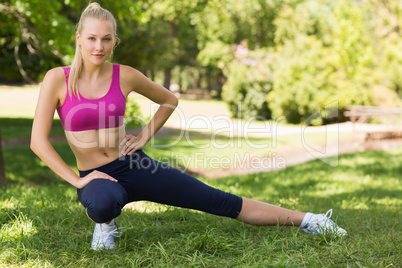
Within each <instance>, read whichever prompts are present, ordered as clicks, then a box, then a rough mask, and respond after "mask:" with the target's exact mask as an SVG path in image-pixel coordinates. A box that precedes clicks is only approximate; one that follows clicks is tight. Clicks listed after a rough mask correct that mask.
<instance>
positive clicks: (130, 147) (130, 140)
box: [120, 134, 147, 155]
mask: <svg viewBox="0 0 402 268" xmlns="http://www.w3.org/2000/svg"><path fill="white" fill-rule="evenodd" d="M146 144H147V143H146V142H144V141H143V140H142V139H141V138H139V137H136V136H133V135H131V134H128V135H126V137H124V139H123V140H122V141H121V142H120V146H122V149H121V151H120V152H121V154H122V155H130V154H132V153H134V152H135V151H137V150H140V149H142V148H144V146H145V145H146Z"/></svg>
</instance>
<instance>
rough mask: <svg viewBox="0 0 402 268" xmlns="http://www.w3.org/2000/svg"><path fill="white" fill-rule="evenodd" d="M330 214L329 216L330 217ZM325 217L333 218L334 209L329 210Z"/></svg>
mask: <svg viewBox="0 0 402 268" xmlns="http://www.w3.org/2000/svg"><path fill="white" fill-rule="evenodd" d="M328 214H329V216H328ZM325 217H327V218H328V219H329V218H331V217H332V208H331V209H329V210H328V211H327V213H325Z"/></svg>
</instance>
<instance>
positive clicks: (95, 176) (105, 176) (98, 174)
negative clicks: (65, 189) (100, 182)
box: [75, 170, 117, 189]
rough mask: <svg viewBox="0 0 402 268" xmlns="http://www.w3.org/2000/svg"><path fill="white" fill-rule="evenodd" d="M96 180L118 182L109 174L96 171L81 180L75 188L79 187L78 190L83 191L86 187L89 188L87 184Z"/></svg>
mask: <svg viewBox="0 0 402 268" xmlns="http://www.w3.org/2000/svg"><path fill="white" fill-rule="evenodd" d="M94 179H105V180H109V181H113V182H117V180H116V179H115V178H113V177H112V176H109V175H108V174H106V173H103V172H101V171H97V170H94V171H92V172H91V173H89V174H88V175H86V176H85V177H82V178H79V179H78V181H77V183H76V185H75V187H77V188H78V189H82V188H84V187H85V186H87V184H88V183H90V182H91V181H92V180H94Z"/></svg>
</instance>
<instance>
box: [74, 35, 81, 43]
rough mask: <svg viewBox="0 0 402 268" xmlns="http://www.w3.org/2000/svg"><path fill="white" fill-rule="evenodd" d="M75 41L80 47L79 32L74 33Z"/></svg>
mask: <svg viewBox="0 0 402 268" xmlns="http://www.w3.org/2000/svg"><path fill="white" fill-rule="evenodd" d="M75 40H76V41H77V44H78V45H79V46H80V45H81V42H80V33H79V32H76V33H75Z"/></svg>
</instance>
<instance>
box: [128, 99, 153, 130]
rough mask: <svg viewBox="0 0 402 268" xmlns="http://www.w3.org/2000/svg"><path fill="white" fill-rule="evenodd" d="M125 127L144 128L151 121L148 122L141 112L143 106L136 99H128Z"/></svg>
mask: <svg viewBox="0 0 402 268" xmlns="http://www.w3.org/2000/svg"><path fill="white" fill-rule="evenodd" d="M124 120H125V122H124V123H125V125H126V127H127V128H130V127H142V126H145V125H146V124H147V122H148V121H149V120H146V119H145V118H144V116H143V114H142V112H141V106H140V105H139V104H138V102H137V101H136V100H135V99H134V98H128V99H127V103H126V115H125V119H124Z"/></svg>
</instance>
